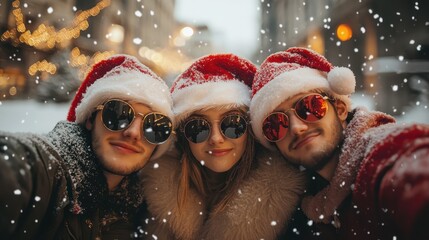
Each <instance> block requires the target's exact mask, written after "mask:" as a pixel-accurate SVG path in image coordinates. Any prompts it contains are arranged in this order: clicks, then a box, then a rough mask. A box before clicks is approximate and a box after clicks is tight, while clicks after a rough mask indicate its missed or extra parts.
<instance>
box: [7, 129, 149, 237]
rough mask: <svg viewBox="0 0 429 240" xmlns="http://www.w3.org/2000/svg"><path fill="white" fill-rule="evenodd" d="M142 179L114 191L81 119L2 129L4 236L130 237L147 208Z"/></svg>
mask: <svg viewBox="0 0 429 240" xmlns="http://www.w3.org/2000/svg"><path fill="white" fill-rule="evenodd" d="M137 182H138V181H137V177H136V174H134V175H130V176H128V177H125V178H124V179H123V180H122V182H121V183H120V185H119V186H118V188H117V189H116V190H114V191H111V192H109V191H108V188H107V183H106V180H105V177H104V175H103V173H102V170H101V167H100V166H99V165H98V164H97V159H96V157H95V155H94V153H93V151H92V149H91V140H90V132H89V131H88V130H86V129H85V128H83V127H82V126H80V125H77V124H74V123H69V122H60V123H58V124H57V126H56V127H55V128H54V129H53V130H52V131H51V132H50V133H49V134H47V135H34V134H22V133H21V134H10V133H0V188H1V196H0V236H1V237H2V239H4V238H6V239H95V238H97V237H99V238H101V239H113V238H121V239H123V238H130V237H132V236H133V235H134V234H136V233H135V230H136V226H135V225H134V223H133V219H134V217H136V215H137V213H136V212H137V211H138V210H139V208H141V212H143V211H144V206H143V195H142V194H141V193H140V192H141V188H140V187H139V185H138V184H137ZM131 193H132V194H131Z"/></svg>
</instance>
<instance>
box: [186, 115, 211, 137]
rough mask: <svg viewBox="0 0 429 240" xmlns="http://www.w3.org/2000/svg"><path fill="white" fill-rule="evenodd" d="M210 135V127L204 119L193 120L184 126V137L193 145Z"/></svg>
mask: <svg viewBox="0 0 429 240" xmlns="http://www.w3.org/2000/svg"><path fill="white" fill-rule="evenodd" d="M209 135H210V125H209V123H208V122H207V121H206V120H204V119H194V120H191V121H189V122H188V123H186V125H185V137H186V138H187V139H188V140H189V141H191V142H193V143H201V142H204V141H205V140H207V138H208V137H209Z"/></svg>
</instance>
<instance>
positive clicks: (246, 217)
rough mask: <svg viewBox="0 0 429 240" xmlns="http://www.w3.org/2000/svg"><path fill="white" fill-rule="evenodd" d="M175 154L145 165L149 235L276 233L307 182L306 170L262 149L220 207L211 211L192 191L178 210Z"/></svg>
mask: <svg viewBox="0 0 429 240" xmlns="http://www.w3.org/2000/svg"><path fill="white" fill-rule="evenodd" d="M179 157H180V156H178V154H177V152H175V151H174V150H173V151H170V152H169V153H168V154H166V155H164V156H163V157H162V159H159V160H153V161H152V162H151V163H150V164H149V166H148V167H146V168H145V169H144V170H143V174H142V176H143V179H144V180H143V182H144V190H145V196H146V197H147V203H148V209H149V212H151V214H152V216H153V217H154V218H153V220H154V221H150V222H149V224H148V235H149V236H152V234H153V235H156V236H157V237H158V239H275V238H276V236H278V235H279V234H280V233H281V231H282V230H283V229H284V228H285V227H286V226H287V222H288V220H289V219H290V218H291V216H292V214H293V212H294V210H295V209H296V206H297V204H298V201H299V196H300V194H301V193H302V191H303V188H304V184H305V177H304V175H303V174H302V173H300V172H299V171H298V170H297V169H295V168H294V167H292V166H290V165H288V164H287V163H286V161H285V160H284V159H282V157H281V156H280V155H277V154H276V153H269V152H267V151H266V150H263V151H259V153H258V154H257V161H258V162H259V166H258V168H256V169H254V170H253V171H252V172H251V174H250V176H249V178H248V179H246V181H244V182H243V183H242V184H241V186H240V190H239V193H237V195H236V196H235V198H234V199H233V200H232V201H231V202H230V204H228V205H227V207H226V209H225V210H224V211H223V212H220V213H218V214H216V215H215V216H213V215H210V213H209V212H207V211H206V207H205V203H204V202H203V200H202V197H201V196H200V195H199V194H198V193H197V192H195V191H192V192H190V197H189V201H188V202H187V204H186V206H185V208H184V211H183V212H184V213H185V214H180V213H179V211H178V205H177V189H178V178H179V174H180V173H179V172H180V163H179V159H180V158H179ZM154 166H155V167H154Z"/></svg>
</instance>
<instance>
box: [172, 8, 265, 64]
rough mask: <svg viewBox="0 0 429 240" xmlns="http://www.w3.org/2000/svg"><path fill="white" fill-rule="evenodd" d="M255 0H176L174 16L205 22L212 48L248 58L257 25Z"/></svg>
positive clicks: (256, 35)
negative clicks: (210, 37)
mask: <svg viewBox="0 0 429 240" xmlns="http://www.w3.org/2000/svg"><path fill="white" fill-rule="evenodd" d="M258 7H259V0H177V1H176V12H175V15H176V18H177V19H178V20H180V21H182V22H186V23H192V24H206V25H207V26H209V28H210V29H211V31H212V35H213V44H214V45H215V47H216V51H221V52H231V53H235V54H237V55H240V56H242V57H246V58H250V57H251V55H252V54H253V52H254V51H255V50H256V49H257V47H258V45H259V41H258V40H257V38H258V36H259V28H260V10H259V8H258Z"/></svg>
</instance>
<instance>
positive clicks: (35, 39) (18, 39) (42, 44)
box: [1, 0, 113, 75]
mask: <svg viewBox="0 0 429 240" xmlns="http://www.w3.org/2000/svg"><path fill="white" fill-rule="evenodd" d="M108 6H110V0H101V1H100V2H98V3H97V4H96V5H95V6H94V7H92V8H90V9H88V10H84V11H81V12H79V13H78V14H77V16H76V17H75V18H74V20H73V23H72V24H71V26H70V27H66V28H62V29H60V30H56V29H55V27H53V26H47V25H45V24H40V25H38V26H37V27H36V28H35V30H34V31H30V30H28V28H27V26H26V23H25V19H24V14H23V13H22V9H21V2H20V0H15V1H13V2H12V8H13V10H12V15H13V17H14V20H15V27H13V28H11V29H9V30H7V31H5V32H4V33H3V34H2V35H1V40H2V41H11V42H12V44H13V45H15V46H18V45H19V44H26V45H28V46H31V47H34V48H36V49H38V50H50V49H53V48H64V47H65V46H66V45H67V44H68V42H69V41H70V40H71V39H76V38H78V37H79V36H80V33H81V32H82V31H85V30H86V29H87V28H88V27H89V23H88V18H90V17H95V16H97V15H98V14H99V13H100V12H101V11H102V10H103V9H104V8H106V7H108ZM111 54H113V53H112V52H111V51H107V52H103V53H100V52H97V53H95V54H94V55H93V56H92V57H88V56H85V55H83V54H81V53H80V50H79V49H78V48H74V49H73V50H72V54H71V59H70V60H71V65H72V66H73V67H79V66H82V65H85V64H87V63H88V62H89V61H90V59H92V61H99V60H101V59H102V58H105V57H107V56H109V55H111ZM41 71H44V72H48V73H50V74H55V72H56V65H55V64H53V63H51V62H49V61H47V60H41V61H37V62H35V63H34V64H32V65H31V66H30V67H29V69H28V73H29V74H30V75H35V74H37V72H41Z"/></svg>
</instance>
